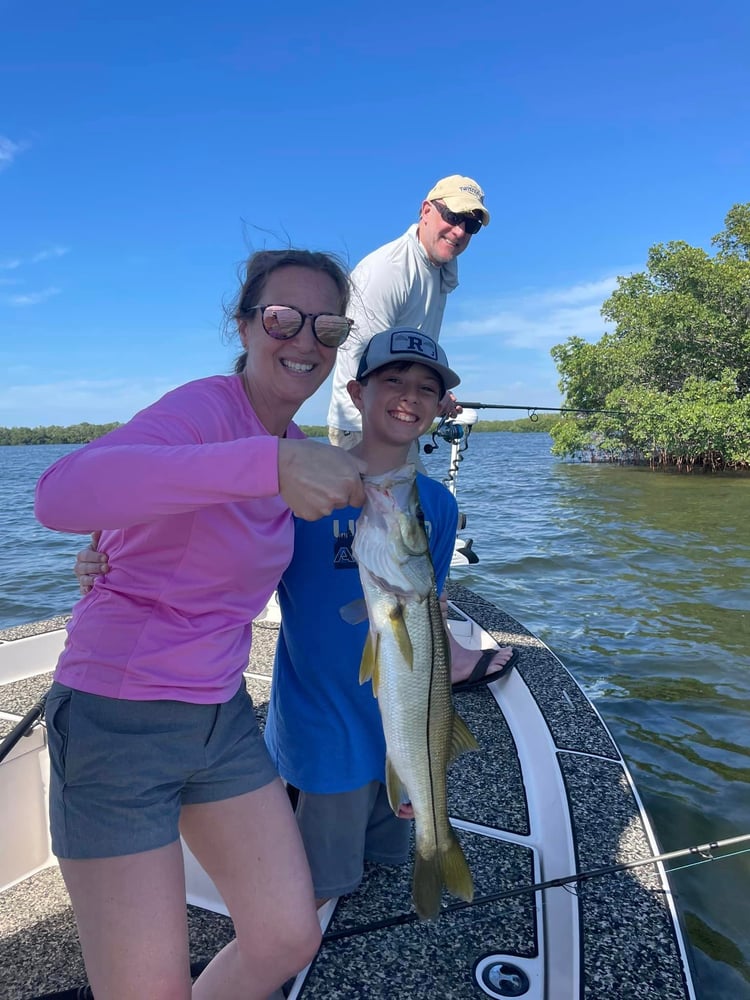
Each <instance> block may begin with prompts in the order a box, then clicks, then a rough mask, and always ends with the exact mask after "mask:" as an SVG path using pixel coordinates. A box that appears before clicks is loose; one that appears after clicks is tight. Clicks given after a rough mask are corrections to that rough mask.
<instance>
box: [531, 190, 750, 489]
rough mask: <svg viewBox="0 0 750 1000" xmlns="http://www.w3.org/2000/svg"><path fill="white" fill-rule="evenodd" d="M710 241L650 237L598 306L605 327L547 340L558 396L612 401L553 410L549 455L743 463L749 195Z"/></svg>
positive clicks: (749, 357) (748, 387)
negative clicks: (709, 249)
mask: <svg viewBox="0 0 750 1000" xmlns="http://www.w3.org/2000/svg"><path fill="white" fill-rule="evenodd" d="M712 244H713V246H714V247H715V248H716V252H715V254H714V255H713V256H711V255H710V254H708V253H706V251H705V250H702V249H700V248H697V247H691V246H689V245H688V244H687V243H684V242H672V243H667V244H657V245H656V246H653V247H651V249H650V251H649V254H648V261H647V270H646V271H645V272H641V273H638V274H633V275H631V276H630V277H627V278H622V277H621V278H618V287H617V289H616V290H615V291H614V292H613V293H612V295H611V296H610V298H609V299H608V300H607V301H606V302H605V303H604V305H603V307H602V315H603V316H604V317H605V318H606V319H608V320H609V321H610V322H612V323H614V324H615V330H614V332H612V333H606V334H604V336H603V337H602V338H601V340H599V341H598V342H597V343H595V344H590V343H588V342H587V341H584V340H582V339H581V338H580V337H571V338H569V339H568V341H567V342H566V343H564V344H560V345H557V346H556V347H554V348H553V349H552V356H553V358H554V360H555V363H556V365H557V369H558V372H559V373H560V389H561V391H562V392H563V394H564V395H565V404H564V405H565V406H570V407H580V408H581V409H601V410H608V411H618V412H617V413H598V414H591V415H588V416H585V417H584V416H581V417H580V418H568V417H566V418H565V419H563V420H561V421H560V422H559V423H558V424H556V425H555V427H554V428H553V429H552V431H551V433H552V436H553V439H554V445H553V449H552V450H553V452H554V453H555V454H557V455H571V456H578V457H587V458H590V459H592V460H604V461H607V460H609V461H629V462H633V461H634V462H650V463H651V464H654V465H663V466H676V467H678V468H680V469H693V468H695V467H701V468H703V469H706V470H711V471H713V470H718V469H725V468H733V469H743V468H750V395H749V394H750V203H748V204H745V205H735V206H734V207H733V208H732V209H731V210H730V211H729V213H728V214H727V216H726V219H725V228H724V230H723V231H722V232H721V233H719V234H718V235H717V236H715V237H714V238H713V240H712Z"/></svg>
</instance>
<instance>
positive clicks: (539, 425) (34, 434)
mask: <svg viewBox="0 0 750 1000" xmlns="http://www.w3.org/2000/svg"><path fill="white" fill-rule="evenodd" d="M559 419H560V417H557V416H553V415H552V414H547V413H544V414H537V415H536V416H534V417H533V418H532V417H523V418H522V419H520V420H479V421H478V422H477V423H476V424H474V425H473V427H472V430H473V431H474V432H475V433H478V434H481V433H485V432H492V431H513V432H515V433H519V434H529V433H549V431H550V429H551V428H552V427H553V426H554V425H555V424H556V423H557V421H558V420H559ZM119 426H120V424H119V423H111V424H89V423H81V424H74V425H72V426H70V427H57V426H51V427H0V447H3V446H8V445H10V446H16V445H21V444H88V442H89V441H94V440H96V438H100V437H102V436H103V435H104V434H108V433H109V431H112V430H114V429H115V427H119ZM300 428H301V430H302V431H303V433H305V434H306V435H307V436H308V437H313V438H321V437H327V436H328V428H327V427H320V426H318V425H317V424H315V425H310V424H300Z"/></svg>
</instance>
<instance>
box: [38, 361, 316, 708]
mask: <svg viewBox="0 0 750 1000" xmlns="http://www.w3.org/2000/svg"><path fill="white" fill-rule="evenodd" d="M287 436H288V437H295V438H301V437H304V435H303V434H302V432H301V431H300V430H299V428H298V427H296V425H294V424H290V425H289V428H288V431H287ZM278 446H279V442H278V438H276V437H273V436H271V435H270V434H269V433H268V431H267V430H266V429H265V428H264V427H263V425H262V424H261V422H260V420H259V419H258V417H257V416H256V414H255V412H254V411H253V409H252V406H251V405H250V402H249V401H248V399H247V397H246V395H245V392H244V390H243V385H242V381H241V379H240V378H239V377H238V376H236V375H232V376H215V377H213V378H207V379H202V380H200V381H197V382H191V383H189V384H187V385H183V386H181V387H180V388H178V389H175V390H174V391H173V392H170V393H168V394H167V395H166V396H164V397H163V398H162V399H160V400H159V401H158V402H156V403H154V404H153V405H152V406H150V407H148V408H147V409H145V410H142V411H141V412H140V413H138V414H136V416H135V417H133V419H132V420H131V421H130V422H129V423H127V424H125V425H124V426H123V427H119V428H117V429H116V430H114V431H112V432H111V433H110V434H107V435H106V436H105V437H103V438H99V439H98V440H96V441H92V442H91V444H88V445H86V446H85V447H83V448H81V449H79V450H77V451H75V452H72V453H71V454H70V455H66V456H65V457H64V458H61V459H60V460H59V461H57V462H55V464H54V465H52V466H51V467H50V468H49V469H48V470H47V471H46V472H45V473H44V475H43V476H42V477H41V479H40V480H39V483H38V485H37V491H36V515H37V517H38V519H39V520H40V521H41V522H42V524H44V525H46V526H47V527H49V528H54V529H56V530H57V531H67V532H82V533H87V532H90V531H92V530H94V529H96V528H103V529H105V530H104V532H103V534H102V540H101V543H100V547H101V548H102V549H103V550H104V551H106V552H107V554H108V556H109V558H110V565H111V569H110V571H109V573H108V574H107V576H106V578H105V580H104V581H97V583H96V584H95V585H94V588H93V590H92V591H91V592H90V593H89V594H88V595H86V596H85V597H84V598H83V599H82V600H81V601H79V602H78V604H77V605H76V606H75V609H74V612H73V617H72V619H71V621H70V623H69V625H68V638H67V642H66V645H65V649H64V650H63V652H62V654H61V656H60V659H59V661H58V665H57V671H56V673H55V679H56V680H58V681H60V682H61V683H63V684H67V685H68V686H69V687H72V688H76V689H78V690H81V691H88V692H90V693H92V694H98V695H105V696H107V697H111V698H126V699H131V700H135V701H143V700H151V699H154V700H159V699H174V700H178V701H188V702H194V703H198V704H214V703H219V702H224V701H228V700H229V699H230V698H231V697H232V695H234V694H235V692H236V690H237V688H238V686H239V683H240V679H241V675H242V671H243V670H244V669H245V667H246V665H247V660H248V655H249V652H250V642H251V622H252V620H253V619H254V618H255V617H256V616H257V615H258V614H259V612H260V611H261V610H262V609H263V608H264V607H265V605H266V603H267V601H268V599H269V597H270V596H271V594H272V593H273V590H274V588H275V587H276V585H277V584H278V582H279V579H280V577H281V574H282V573H283V571H284V569H285V568H286V567H287V565H288V563H289V560H290V559H291V555H292V545H293V539H294V528H293V524H292V515H291V511H290V510H289V508H288V507H287V505H286V504H285V503H284V500H283V499H282V498H281V496H280V495H279V479H278Z"/></svg>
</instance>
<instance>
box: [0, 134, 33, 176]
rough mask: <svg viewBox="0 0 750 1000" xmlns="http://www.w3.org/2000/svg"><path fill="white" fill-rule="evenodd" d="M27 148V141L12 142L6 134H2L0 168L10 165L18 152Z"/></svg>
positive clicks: (0, 138) (0, 140) (0, 139)
mask: <svg viewBox="0 0 750 1000" xmlns="http://www.w3.org/2000/svg"><path fill="white" fill-rule="evenodd" d="M26 148H27V147H26V143H23V142H12V141H11V140H10V139H8V138H7V137H6V136H4V135H0V170H4V169H5V167H9V166H10V165H11V163H12V162H13V160H15V158H16V157H17V156H18V154H19V153H22V152H23V151H24V149H26Z"/></svg>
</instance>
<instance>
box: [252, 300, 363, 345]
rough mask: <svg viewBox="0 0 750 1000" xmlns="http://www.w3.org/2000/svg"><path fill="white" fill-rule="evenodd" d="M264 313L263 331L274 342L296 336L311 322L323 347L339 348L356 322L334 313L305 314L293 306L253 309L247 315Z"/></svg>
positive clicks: (262, 319) (262, 318)
mask: <svg viewBox="0 0 750 1000" xmlns="http://www.w3.org/2000/svg"><path fill="white" fill-rule="evenodd" d="M256 309H260V311H261V321H262V323H263V329H264V330H265V331H266V333H267V334H268V336H269V337H273V339H274V340H291V339H292V337H296V336H297V334H298V333H299V332H300V330H301V329H302V327H303V326H304V324H305V320H306V319H309V320H310V323H311V325H312V332H313V336H314V337H315V339H316V340H317V341H318V342H319V343H321V344H323V346H324V347H340V346H341V345H342V344H343V343H344V341H345V340H346V338H347V337H348V336H349V331H350V330H351V328H352V326H353V324H354V320H352V319H349V318H348V317H347V316H337V315H336V314H335V313H303V312H302V311H301V310H299V309H296V308H295V307H294V306H251V307H250V308H249V309H246V310H244V311H245V312H255V311H256Z"/></svg>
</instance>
